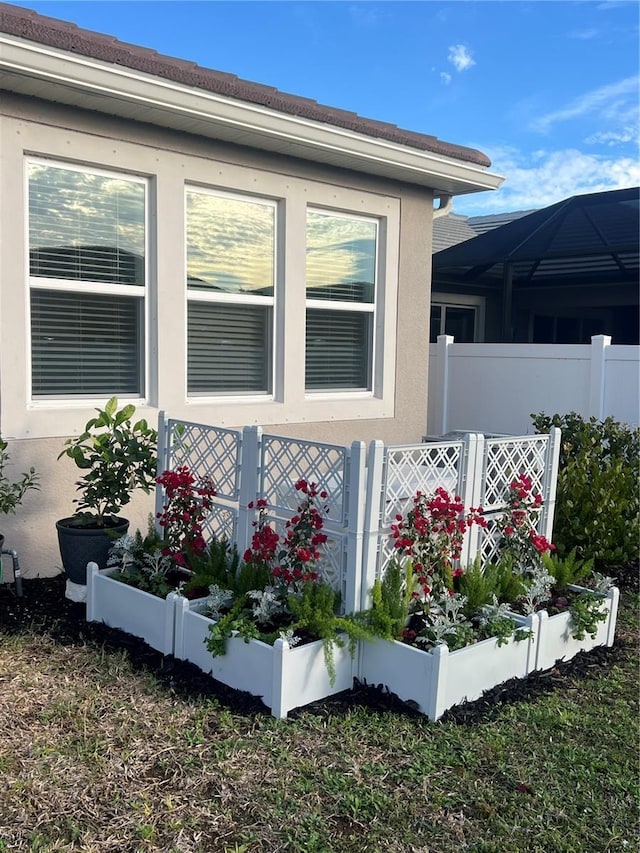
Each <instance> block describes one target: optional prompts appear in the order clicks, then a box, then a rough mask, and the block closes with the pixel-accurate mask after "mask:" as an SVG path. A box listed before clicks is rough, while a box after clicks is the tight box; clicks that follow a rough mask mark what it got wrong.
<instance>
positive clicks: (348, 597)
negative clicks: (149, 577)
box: [156, 412, 560, 612]
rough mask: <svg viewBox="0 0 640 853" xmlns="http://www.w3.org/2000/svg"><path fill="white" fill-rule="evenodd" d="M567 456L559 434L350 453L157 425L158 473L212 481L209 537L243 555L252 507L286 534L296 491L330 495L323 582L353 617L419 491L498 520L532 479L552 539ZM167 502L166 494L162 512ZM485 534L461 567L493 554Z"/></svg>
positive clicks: (168, 422) (245, 432) (473, 437)
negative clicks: (444, 494) (304, 485)
mask: <svg viewBox="0 0 640 853" xmlns="http://www.w3.org/2000/svg"><path fill="white" fill-rule="evenodd" d="M559 449H560V431H559V430H557V429H554V430H552V431H551V433H550V435H536V436H509V437H499V438H496V437H486V436H484V435H481V434H466V435H464V436H459V437H454V438H452V439H451V440H446V441H445V440H438V441H428V442H425V443H424V444H417V445H411V446H401V447H394V446H385V445H384V443H383V442H381V441H374V442H372V443H371V444H370V446H369V448H368V452H367V448H366V447H365V445H364V443H363V442H354V443H353V444H351V445H350V446H342V445H335V444H326V443H323V442H316V441H307V440H304V439H297V438H284V437H280V436H275V435H265V434H263V432H262V429H261V427H245V428H244V429H242V430H229V429H221V428H219V427H215V426H207V425H204V424H196V423H189V422H184V421H176V420H172V419H170V418H167V417H165V415H164V413H162V412H161V413H160V417H159V424H158V450H159V452H158V470H159V472H162V471H164V470H168V469H173V468H177V467H179V466H181V465H186V466H187V467H188V468H189V470H190V471H191V473H193V474H194V475H195V476H197V477H202V476H205V475H206V476H209V477H211V479H212V480H213V483H214V486H215V488H216V491H217V495H216V498H215V499H214V509H213V512H212V513H211V515H210V517H209V520H208V527H207V532H208V533H209V535H210V536H211V535H215V536H216V537H218V538H223V537H224V538H226V539H227V540H229V541H232V542H235V543H236V544H237V547H238V551H239V552H240V554H242V553H243V552H244V550H245V549H246V548H247V547H248V546H249V545H250V542H251V537H252V534H253V530H254V528H253V525H252V522H253V521H254V520H255V518H256V513H255V509H253V508H252V507H250V506H249V505H250V504H255V502H256V501H257V500H258V499H260V498H265V499H266V500H267V502H268V505H269V510H270V515H271V517H272V518H273V520H274V523H275V526H276V529H278V530H280V531H282V529H283V527H284V524H285V522H286V521H287V519H289V518H291V517H292V516H293V515H294V513H295V511H296V508H297V506H298V504H299V499H300V495H299V493H298V492H297V491H296V489H295V483H296V482H297V481H298V480H299V479H300V478H302V479H305V480H307V481H308V482H315V483H316V484H317V486H318V487H319V489H320V490H325V491H326V492H327V493H328V495H329V498H328V504H329V510H328V513H327V514H326V515H325V516H324V519H325V526H324V532H325V533H326V534H327V537H328V541H327V543H326V545H325V546H323V559H322V560H321V561H320V564H321V567H322V576H323V580H325V581H327V582H328V583H330V584H331V585H332V587H333V588H334V589H335V590H336V591H339V592H340V594H341V597H342V603H343V608H344V610H345V611H346V612H354V611H357V610H360V609H363V608H365V607H366V606H367V602H368V598H369V593H370V591H371V587H372V586H373V582H374V580H375V579H376V578H377V577H379V576H380V574H381V573H382V572H383V571H384V568H385V567H386V565H387V563H388V562H389V560H390V559H391V556H392V554H393V543H392V539H391V536H390V534H391V524H392V523H393V522H394V520H395V517H396V515H397V514H405V513H406V512H407V511H408V510H409V509H410V508H411V506H412V498H413V496H414V495H415V493H416V491H418V490H420V491H422V492H423V493H425V494H433V493H434V492H435V489H436V488H437V487H438V486H441V487H442V488H444V489H446V490H447V491H448V492H449V494H451V495H460V497H461V498H462V501H463V503H464V505H465V507H467V508H469V507H471V506H474V507H477V506H483V507H485V509H486V511H487V513H488V514H489V517H490V516H491V513H496V512H499V511H500V510H501V509H502V508H503V507H504V497H505V496H506V493H507V490H508V486H509V483H510V482H511V481H512V480H513V478H514V477H515V476H517V475H518V474H519V473H525V474H527V475H528V476H529V477H531V479H532V481H533V488H534V490H535V491H537V492H540V494H541V495H542V497H543V505H542V512H541V515H540V518H539V520H538V526H537V529H538V532H539V533H543V534H544V535H545V536H547V537H548V538H549V539H550V538H551V533H552V527H553V511H554V504H555V492H556V481H557V469H558V455H559ZM162 501H163V494H162V491H161V489H160V487H158V489H157V492H156V510H157V511H158V512H159V511H160V510H161V508H162ZM490 529H491V528H489V530H490ZM481 534H482V532H481V531H480V529H479V528H477V527H473V528H472V529H471V531H470V532H469V534H467V539H466V541H465V548H464V551H463V554H462V558H461V562H462V563H463V564H466V563H467V562H469V561H470V560H471V559H473V556H474V555H475V553H476V552H477V551H478V549H482V552H483V553H484V554H485V555H486V556H491V554H492V553H493V549H494V544H495V543H492V541H491V537H490V533H489V534H488V535H485V536H484V539H483V537H482V535H481Z"/></svg>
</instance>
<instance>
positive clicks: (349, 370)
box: [305, 309, 373, 390]
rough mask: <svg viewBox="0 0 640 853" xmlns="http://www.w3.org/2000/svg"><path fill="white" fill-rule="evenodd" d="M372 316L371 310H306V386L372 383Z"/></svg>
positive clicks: (364, 386)
mask: <svg viewBox="0 0 640 853" xmlns="http://www.w3.org/2000/svg"><path fill="white" fill-rule="evenodd" d="M372 320H373V315H372V314H370V313H366V314H365V313H358V312H353V311H349V312H347V311H322V310H316V309H310V310H308V311H307V332H306V368H305V371H306V387H307V389H310V390H326V389H344V388H348V389H350V390H367V389H369V388H370V387H371V378H370V373H371V371H370V363H371V350H372V325H373V323H372Z"/></svg>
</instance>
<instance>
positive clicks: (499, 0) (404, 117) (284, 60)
mask: <svg viewBox="0 0 640 853" xmlns="http://www.w3.org/2000/svg"><path fill="white" fill-rule="evenodd" d="M16 5H20V6H26V7H27V8H30V9H34V10H35V11H37V12H40V13H41V14H44V15H50V16H52V17H56V18H62V19H64V20H67V21H73V22H74V23H76V24H78V25H79V26H81V27H86V28H88V29H93V30H97V31H99V32H102V33H107V34H109V35H113V36H115V37H117V38H119V39H121V40H122V41H128V42H132V43H134V44H138V45H144V46H145V47H150V48H153V49H155V50H157V51H159V52H160V53H166V54H169V55H171V56H177V57H180V58H182V59H188V60H192V61H194V62H197V63H198V64H200V65H203V66H206V67H209V68H215V69H218V70H221V71H227V72H230V73H233V74H237V75H238V76H239V77H244V78H246V79H248V80H253V81H256V82H259V83H265V84H267V85H271V86H276V87H277V88H279V89H282V90H283V91H286V92H291V93H293V94H296V95H302V96H304V97H308V98H313V99H315V100H317V101H319V102H320V103H324V104H328V105H330V106H334V107H340V108H343V109H347V110H353V111H355V112H357V113H359V114H360V115H363V116H366V117H368V118H375V119H381V120H383V121H389V122H392V123H394V124H397V125H399V126H400V127H403V128H406V129H409V130H415V131H419V132H421V133H428V134H432V135H434V136H437V137H439V138H440V139H444V140H446V141H447V142H453V143H457V144H460V145H467V146H470V147H473V148H479V149H480V150H481V151H483V152H484V153H485V154H488V155H489V157H490V158H491V159H492V161H493V166H492V171H493V172H496V173H498V174H501V175H503V176H504V177H505V178H506V181H505V184H504V185H503V187H502V188H501V189H500V190H498V191H496V192H485V193H480V194H474V195H469V196H462V197H458V198H456V200H455V202H454V211H455V212H457V213H464V214H469V215H479V214H485V213H498V212H501V211H508V210H526V209H530V208H535V207H544V206H546V205H548V204H552V203H554V202H555V201H559V200H560V199H562V198H567V197H568V196H571V195H575V194H578V193H584V192H597V191H600V190H607V189H616V188H618V187H628V186H637V185H638V184H640V160H639V156H638V155H639V150H638V141H639V101H640V86H639V58H638V39H639V33H638V19H639V7H638V4H637V3H636V2H635V0H629V1H628V0H604V1H603V0H568V2H563V0H536V2H526V0H510V2H509V0H484V2H478V0H445V2H440V0H422V2H420V0H414V2H403V0H396V2H369V0H323V2H314V0H310V2H299V0H289V2H270V0H264V2H249V0H235V2H213V0H199V2H191V0H181V2H174V0H119V1H116V2H113V0H112V2H102V0H75V2H56V0H32V2H19V3H17V4H16Z"/></svg>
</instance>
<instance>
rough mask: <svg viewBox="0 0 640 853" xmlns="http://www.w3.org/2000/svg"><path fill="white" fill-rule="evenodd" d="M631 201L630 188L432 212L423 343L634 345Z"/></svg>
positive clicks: (639, 228) (635, 237)
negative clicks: (491, 208) (469, 211)
mask: <svg viewBox="0 0 640 853" xmlns="http://www.w3.org/2000/svg"><path fill="white" fill-rule="evenodd" d="M638 202H639V191H638V188H637V187H636V188H630V189H623V190H612V191H609V192H601V193H592V194H588V195H581V196H574V197H572V198H569V199H566V200H565V201H561V202H558V203H557V204H554V205H552V206H551V207H547V208H544V209H542V210H537V211H532V212H527V211H524V212H522V211H521V212H518V213H508V214H499V215H497V216H483V217H470V218H465V217H460V216H457V217H456V221H455V223H450V224H447V223H446V220H448V219H449V218H450V217H448V216H445V217H442V219H438V220H436V221H435V222H434V238H433V245H434V252H435V254H434V257H433V269H432V297H431V298H432V311H431V335H430V339H431V341H432V342H434V341H435V340H436V338H437V336H438V335H439V334H449V335H453V336H454V338H455V339H456V341H457V342H459V343H471V342H487V343H498V342H506V343H510V342H515V343H559V344H575V343H578V344H580V343H589V341H590V340H591V337H592V336H594V335H599V334H605V335H609V336H611V338H612V340H613V343H614V344H637V343H638V342H639V329H638V316H639V315H638V309H639V287H638V283H639V279H638V247H639V242H640V238H639V235H640V221H639V215H638V210H639V204H638ZM469 231H473V232H475V233H476V235H477V236H473V237H471V236H469ZM456 235H460V239H459V240H456V239H455V237H456Z"/></svg>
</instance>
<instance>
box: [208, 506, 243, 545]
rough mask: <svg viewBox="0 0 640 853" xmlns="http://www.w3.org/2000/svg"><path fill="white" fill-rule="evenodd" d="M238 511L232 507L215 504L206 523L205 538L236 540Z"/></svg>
mask: <svg viewBox="0 0 640 853" xmlns="http://www.w3.org/2000/svg"><path fill="white" fill-rule="evenodd" d="M237 526H238V511H237V510H236V509H234V508H232V507H227V506H223V505H222V504H214V505H213V507H212V509H211V513H210V514H209V515H208V516H207V520H206V522H205V525H204V534H203V535H204V538H205V540H209V539H210V538H215V539H218V540H220V539H226V540H227V542H235V541H236V539H237V534H236V531H237Z"/></svg>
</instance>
